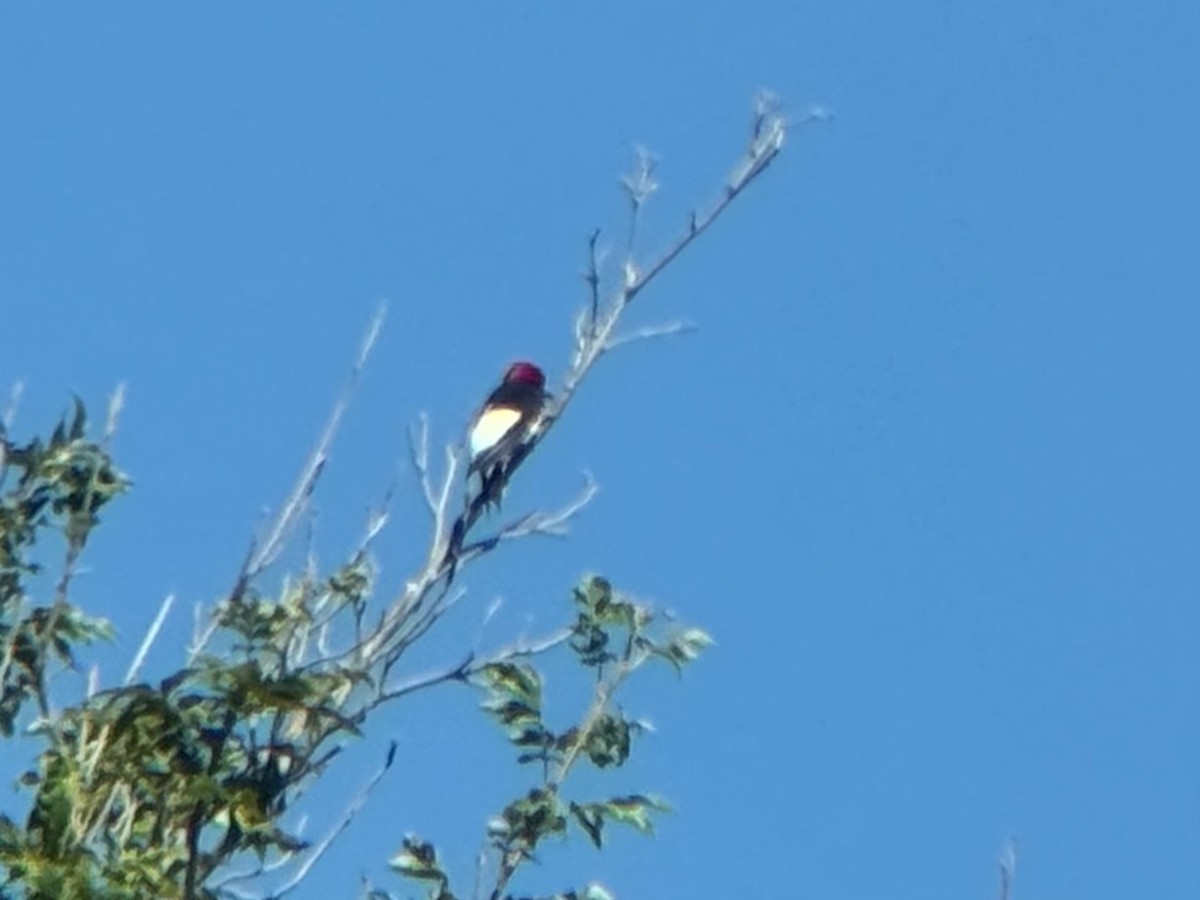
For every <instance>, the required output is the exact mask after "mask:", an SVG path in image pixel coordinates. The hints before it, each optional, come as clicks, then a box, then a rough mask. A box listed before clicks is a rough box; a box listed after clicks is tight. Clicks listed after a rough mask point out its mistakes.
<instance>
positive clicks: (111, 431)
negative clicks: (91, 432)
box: [102, 381, 125, 447]
mask: <svg viewBox="0 0 1200 900" xmlns="http://www.w3.org/2000/svg"><path fill="white" fill-rule="evenodd" d="M124 408H125V382H123V381H122V382H120V383H119V384H118V385H117V387H116V389H115V390H114V391H113V392H112V396H111V397H109V398H108V417H107V418H106V419H105V422H104V438H103V441H102V443H103V445H104V446H105V447H107V446H109V445H110V444H111V443H112V439H113V436H114V435H115V434H116V433H117V420H118V419H120V418H121V410H123V409H124Z"/></svg>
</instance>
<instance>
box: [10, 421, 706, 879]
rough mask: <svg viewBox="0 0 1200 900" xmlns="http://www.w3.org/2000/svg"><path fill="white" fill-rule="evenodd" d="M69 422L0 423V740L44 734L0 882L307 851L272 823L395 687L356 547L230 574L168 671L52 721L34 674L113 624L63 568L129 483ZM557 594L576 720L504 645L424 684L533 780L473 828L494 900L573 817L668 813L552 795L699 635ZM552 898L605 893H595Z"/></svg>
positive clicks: (624, 602)
mask: <svg viewBox="0 0 1200 900" xmlns="http://www.w3.org/2000/svg"><path fill="white" fill-rule="evenodd" d="M86 432H87V418H86V414H85V412H84V409H83V407H82V405H80V404H78V403H77V404H76V407H75V409H74V410H73V412H72V414H71V415H69V416H68V417H66V418H64V420H63V421H62V422H60V423H59V424H58V426H57V427H56V428H55V429H54V431H53V433H52V434H51V436H50V438H49V440H48V441H45V442H42V441H40V440H38V439H34V440H33V441H31V442H29V443H27V444H16V443H13V442H11V441H9V440H8V438H7V436H6V435H3V434H2V433H0V440H2V441H3V443H0V488H2V489H3V491H2V493H0V641H2V642H3V643H2V647H3V657H2V658H0V686H2V689H3V693H2V694H0V733H3V735H4V736H6V737H8V736H11V735H13V733H14V731H15V728H16V726H17V723H18V721H20V720H22V719H23V715H22V713H23V710H25V709H26V707H28V706H29V704H31V703H32V704H33V706H34V708H35V711H36V715H35V716H34V717H33V718H32V720H31V721H30V729H31V732H32V733H33V734H35V735H37V736H38V737H40V739H41V740H42V741H43V750H42V752H41V754H40V756H39V758H38V760H37V763H36V765H35V766H34V767H32V768H30V769H29V770H28V771H27V772H26V773H25V775H24V776H23V777H22V784H23V785H24V786H25V787H26V788H27V789H29V790H30V791H31V804H30V807H29V811H28V814H27V816H26V817H25V818H24V821H17V820H14V819H13V818H11V817H9V816H3V815H0V867H2V869H3V872H4V873H5V875H4V880H3V881H0V893H2V892H3V891H4V889H5V887H4V885H7V887H8V888H19V889H20V890H21V891H22V892H23V894H24V895H25V896H29V897H95V896H103V897H114V898H125V897H128V898H141V897H148V896H154V897H220V896H227V895H228V892H227V891H226V890H225V889H224V888H223V886H222V885H223V884H224V882H223V881H222V880H221V878H220V873H221V872H222V871H223V870H224V869H225V868H226V867H228V865H229V863H230V862H231V861H233V860H235V859H240V858H245V857H247V856H249V858H251V859H257V860H258V861H259V864H260V866H262V867H263V868H264V869H265V867H266V866H268V865H270V864H274V863H278V862H279V861H280V860H286V859H288V858H291V857H294V856H296V855H298V854H301V853H302V852H304V851H305V850H306V849H307V848H308V847H309V844H308V843H307V842H306V841H304V840H302V839H301V838H300V837H299V836H297V835H296V834H295V833H293V832H292V831H291V830H289V829H288V828H287V827H286V826H285V825H284V824H283V823H284V820H285V817H286V814H287V811H288V810H289V808H290V807H291V806H292V805H293V804H294V802H295V801H296V799H297V798H298V797H299V796H300V795H301V794H302V793H303V792H304V790H305V789H306V787H307V786H308V785H309V784H310V783H311V782H312V781H313V780H315V779H316V778H317V777H319V776H320V774H321V772H322V771H323V770H324V768H325V767H326V766H327V765H328V764H329V762H330V761H331V760H332V759H334V758H335V757H336V756H337V754H338V752H339V750H340V747H341V742H343V741H345V740H347V739H351V738H354V737H357V736H359V735H360V731H361V725H362V722H363V721H364V720H365V718H366V716H367V714H368V713H369V712H370V710H371V709H373V708H374V707H375V706H376V705H378V704H379V703H380V702H384V701H385V700H387V699H390V698H394V697H396V696H400V695H401V694H403V693H404V692H405V690H404V689H401V690H390V689H389V688H388V687H387V675H388V671H389V669H390V666H391V663H392V662H393V661H394V656H390V655H388V654H379V653H377V654H375V655H371V654H370V653H369V652H368V650H369V649H370V648H372V647H374V646H375V644H373V643H372V642H373V641H378V640H379V638H378V635H379V634H380V633H381V632H380V628H379V626H376V627H375V629H374V630H373V629H372V628H371V627H370V626H369V625H368V624H367V623H366V611H367V609H368V606H369V604H370V602H371V599H372V594H373V591H374V583H375V577H374V575H375V573H374V567H373V565H372V563H371V561H370V557H369V555H368V553H367V551H366V548H365V546H364V547H360V548H358V549H357V550H356V551H355V552H354V553H353V554H352V555H351V556H350V558H349V559H348V560H347V561H346V562H345V563H343V564H342V565H341V566H339V567H338V568H336V569H335V570H334V571H333V572H332V573H331V574H329V575H327V576H322V575H320V574H319V573H318V572H316V571H315V570H309V571H306V572H304V573H302V574H301V575H300V576H299V577H294V578H292V579H289V580H288V581H287V582H285V583H284V585H283V586H282V587H281V589H280V590H279V592H278V593H277V594H275V595H267V594H264V593H262V592H260V590H259V589H258V588H257V587H256V585H255V584H254V582H253V580H252V579H249V578H243V579H239V581H238V584H237V586H236V587H235V590H234V591H232V592H231V593H230V595H229V596H228V597H227V598H226V599H225V600H224V601H222V602H221V603H220V604H219V605H218V607H217V609H216V611H215V615H214V617H213V619H212V622H211V625H210V626H209V629H208V631H207V632H206V633H205V634H204V635H203V636H202V638H201V639H200V640H199V641H198V642H197V645H196V646H195V647H194V648H193V650H192V652H191V654H190V656H189V659H188V662H187V664H186V665H185V666H183V667H182V668H180V669H178V670H177V671H175V672H173V673H171V674H169V675H168V676H167V677H165V678H163V679H161V680H160V681H159V682H157V683H147V682H141V683H129V684H125V685H123V686H119V687H114V688H110V689H107V690H98V691H96V692H94V693H92V694H91V695H89V696H88V697H86V698H85V699H84V700H82V701H81V702H79V703H77V704H75V705H73V706H70V707H68V708H66V709H65V710H63V711H62V712H59V713H51V712H50V705H49V701H48V698H47V697H46V684H47V679H48V676H49V674H50V669H51V667H52V666H53V665H54V664H56V663H57V664H61V665H66V666H72V665H74V656H75V652H76V650H77V648H79V647H80V646H82V645H84V644H86V643H88V642H90V641H93V640H96V639H97V638H101V637H107V636H109V634H110V632H111V630H110V628H109V626H108V625H107V623H105V622H103V621H101V620H98V619H94V618H92V617H89V616H87V615H86V614H85V613H84V612H83V611H82V610H81V609H80V608H79V607H78V606H76V605H75V604H74V603H73V602H72V599H71V594H70V587H71V576H72V573H73V571H74V567H75V565H76V563H77V561H78V559H79V557H80V554H81V553H82V551H83V549H84V547H85V545H86V543H87V540H88V537H89V535H90V534H91V533H92V530H93V529H94V528H95V527H96V525H97V524H98V523H99V521H100V519H99V513H100V512H101V511H102V510H103V509H104V508H105V507H106V505H107V504H108V503H109V502H110V501H111V500H112V499H114V498H115V497H116V496H118V495H119V494H121V493H123V492H124V491H126V490H127V489H128V487H129V484H130V482H129V480H128V479H127V478H126V477H125V476H124V475H123V474H122V473H121V472H120V471H119V470H118V469H117V468H116V466H115V465H114V463H113V461H112V459H111V457H110V456H109V453H108V451H107V449H106V448H105V447H104V446H103V445H102V444H101V443H97V442H95V441H92V440H89V439H88V437H87V433H86ZM49 538H54V539H56V540H57V541H58V543H60V544H61V545H62V547H63V548H64V549H63V551H62V552H63V559H62V563H61V565H60V566H59V571H58V573H57V580H56V582H55V588H54V596H53V597H52V598H51V599H50V600H49V601H48V602H44V603H41V604H38V603H36V602H34V601H33V600H32V599H31V597H30V595H29V591H30V584H29V580H30V579H31V578H35V577H37V576H39V575H42V574H43V572H44V570H43V565H44V564H43V562H42V561H41V559H40V558H39V556H38V554H39V553H41V554H42V556H43V557H44V551H43V548H44V547H45V546H46V545H47V544H48V543H50V544H51V545H52V542H51V541H49V540H48V539H49ZM571 598H572V603H573V614H572V615H573V619H572V622H571V624H570V627H569V628H568V629H567V632H566V633H565V634H564V638H565V641H563V639H557V640H555V641H554V642H552V644H551V645H548V646H552V645H553V644H558V645H560V646H564V647H569V648H570V652H571V653H572V654H573V655H574V657H575V659H576V660H577V661H578V663H579V664H580V665H582V666H583V667H585V668H587V669H589V670H592V671H593V672H594V674H595V684H596V688H595V692H594V696H593V697H592V700H591V703H590V705H588V706H587V708H586V709H585V710H584V712H583V714H582V716H581V718H580V720H579V721H578V722H576V723H575V724H572V725H568V726H567V727H561V728H560V727H555V726H554V725H552V724H551V723H550V722H549V721H548V720H547V718H546V710H545V708H544V696H543V687H544V680H543V677H542V675H541V674H540V672H539V671H538V669H537V668H536V667H535V666H534V665H533V664H532V662H531V660H530V658H529V656H527V655H524V654H522V653H512V654H508V655H501V656H498V657H495V658H492V659H489V660H483V661H479V662H475V661H473V660H468V662H467V663H464V664H463V665H462V666H459V667H456V668H454V669H452V670H450V671H449V672H447V673H446V674H445V675H444V676H442V677H440V678H438V679H434V680H433V681H430V682H429V683H430V684H432V683H435V682H436V681H454V680H457V681H468V680H469V681H471V682H473V683H474V684H476V685H477V686H478V687H479V688H480V689H481V690H482V691H483V694H484V696H483V700H482V702H481V708H482V709H483V710H484V712H485V713H486V714H487V715H488V716H489V717H490V718H491V719H492V720H493V721H495V722H496V724H497V725H498V726H499V727H500V728H501V729H502V730H503V733H504V735H505V737H506V738H507V740H508V741H509V743H510V744H511V745H512V747H513V748H514V750H515V751H516V759H517V762H518V763H519V764H520V765H528V764H533V765H536V766H537V767H538V772H539V776H538V778H537V780H536V783H535V784H533V785H532V786H531V787H530V788H529V789H528V790H527V791H526V792H525V793H523V794H522V795H521V796H519V797H517V798H515V799H514V800H513V801H512V802H510V803H509V804H507V805H506V806H505V807H504V808H503V809H502V810H501V811H500V812H499V813H497V814H496V815H495V816H494V817H493V818H492V819H491V821H490V822H489V824H488V829H487V841H488V844H489V846H490V847H491V848H492V850H493V851H494V852H495V854H496V858H497V860H498V864H497V871H496V886H495V889H494V891H493V893H492V897H493V898H494V900H500V898H501V897H511V896H512V895H511V894H506V893H505V890H506V887H507V885H508V883H509V882H510V880H511V879H512V877H513V876H514V874H515V873H516V871H517V870H518V868H520V866H521V865H522V864H524V863H525V862H527V861H529V860H531V859H534V858H535V855H536V853H537V851H538V849H539V848H540V847H541V845H542V844H543V843H544V842H545V841H546V840H547V839H548V838H561V837H563V836H565V835H566V833H567V832H568V830H569V829H570V828H571V827H576V828H578V829H580V830H581V831H582V832H583V833H584V834H586V835H587V837H588V840H589V841H591V842H592V843H593V844H595V845H596V846H597V847H599V846H602V845H603V843H604V837H605V833H606V832H605V829H606V827H607V825H609V824H610V823H616V824H623V825H629V826H631V827H634V828H636V829H638V830H640V831H649V830H651V828H652V821H651V817H652V814H654V813H659V812H663V811H665V810H666V809H667V806H666V804H665V803H663V802H662V801H661V800H659V799H658V798H656V797H654V796H653V795H650V794H641V793H632V794H630V793H626V794H617V795H614V796H613V797H609V798H605V799H600V800H595V799H571V798H566V797H564V795H563V786H564V783H565V781H566V779H567V776H568V775H569V773H570V772H571V770H572V768H573V767H574V766H575V765H576V763H578V762H580V761H586V762H588V763H590V764H591V765H592V766H594V767H596V768H598V769H618V768H620V767H621V766H623V765H624V764H625V763H626V761H627V760H628V759H629V756H630V753H631V752H632V749H633V744H634V738H635V737H636V736H637V735H638V734H639V733H640V732H641V730H642V726H641V725H639V724H638V723H637V722H635V721H632V720H630V719H627V718H626V717H625V716H624V715H623V714H622V713H621V712H619V711H618V710H616V709H615V708H614V707H613V705H612V702H611V701H612V697H613V695H614V693H615V692H616V691H617V689H618V687H619V686H620V685H621V684H622V683H623V682H624V680H625V679H626V678H628V677H629V675H631V674H632V673H633V672H634V671H635V670H637V669H638V668H639V667H640V666H641V665H642V664H643V663H645V662H647V661H649V660H652V659H663V660H666V661H667V662H669V663H671V665H672V666H674V667H675V668H677V669H679V668H681V667H682V666H683V665H684V664H685V663H687V662H690V661H692V660H693V659H695V658H696V655H697V654H698V653H699V652H700V650H702V649H703V647H705V646H707V645H708V643H710V641H709V639H708V637H707V635H705V634H704V633H703V632H700V631H698V630H694V629H692V630H678V629H667V630H666V631H665V632H663V633H660V631H661V629H660V627H659V626H660V623H659V621H658V619H657V617H656V615H655V614H654V613H653V612H652V611H651V610H650V609H649V607H647V606H645V605H643V604H640V603H638V602H636V601H634V600H633V599H632V598H630V597H628V596H626V595H624V594H621V593H619V592H617V591H615V590H614V589H613V587H612V585H611V584H610V583H609V582H608V581H607V580H605V579H604V578H600V577H596V576H593V577H589V578H585V579H584V580H583V582H582V583H581V584H580V585H579V586H578V587H576V588H575V589H574V590H573V591H572V594H571ZM416 613H417V614H419V613H420V609H419V607H418V608H417V609H416ZM433 618H436V616H434V617H433ZM418 621H420V620H418ZM422 627H428V621H426V622H424V623H423V624H422ZM416 634H417V636H419V634H420V631H417V632H416ZM335 641H340V648H341V649H332V648H331V646H330V645H331V644H332V643H334V642H335ZM401 646H404V645H403V644H401ZM390 865H391V867H392V868H393V869H394V870H395V871H396V872H398V873H399V874H402V875H404V876H406V877H408V878H410V879H413V880H414V881H416V882H418V883H421V884H423V885H424V886H425V889H426V892H427V896H428V897H429V898H431V900H457V898H456V895H455V894H454V893H452V892H451V888H450V884H451V879H450V876H449V875H448V874H447V873H446V872H445V871H444V870H443V868H442V866H441V863H440V862H439V859H438V855H437V852H436V850H435V848H434V847H433V846H432V845H431V844H429V843H426V842H424V841H422V840H420V839H419V838H416V837H409V838H406V839H405V840H404V842H403V844H402V846H401V849H400V851H399V852H398V853H397V854H396V856H395V857H394V858H393V859H392V860H391V861H390ZM373 896H376V897H384V896H387V895H386V894H384V893H382V892H378V891H377V892H375V893H374V895H373ZM552 896H553V898H561V900H581V898H588V900H605V898H609V897H610V896H611V895H610V894H609V893H608V891H607V889H605V888H604V887H602V886H600V885H597V884H593V885H589V886H587V887H586V888H584V889H582V890H578V891H568V892H566V893H559V894H554V895H552Z"/></svg>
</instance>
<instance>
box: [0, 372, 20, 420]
mask: <svg viewBox="0 0 1200 900" xmlns="http://www.w3.org/2000/svg"><path fill="white" fill-rule="evenodd" d="M24 393H25V382H23V381H18V382H17V383H16V384H14V385H13V386H12V390H10V391H9V392H8V406H6V407H5V408H4V415H3V416H0V423H3V425H4V427H5V428H12V423H13V420H14V419H16V417H17V409H18V408H19V407H20V406H21V395H22V394H24Z"/></svg>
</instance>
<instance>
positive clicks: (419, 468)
mask: <svg viewBox="0 0 1200 900" xmlns="http://www.w3.org/2000/svg"><path fill="white" fill-rule="evenodd" d="M420 423H421V425H420V428H419V429H417V430H415V431H414V430H413V429H412V428H411V427H410V428H409V430H408V454H409V459H411V460H412V465H413V469H415V470H416V472H417V478H418V480H420V482H421V494H422V496H424V498H425V506H426V508H427V509H428V510H429V514H430V515H431V516H433V517H434V518H435V519H436V518H437V499H436V498H435V497H434V493H433V482H432V481H431V480H430V477H429V416H427V415H425V413H421V417H420Z"/></svg>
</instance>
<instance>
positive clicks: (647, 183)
mask: <svg viewBox="0 0 1200 900" xmlns="http://www.w3.org/2000/svg"><path fill="white" fill-rule="evenodd" d="M633 154H634V158H633V171H632V172H630V173H629V174H628V175H625V176H623V177H622V178H621V187H623V188H624V189H625V195H626V196H627V197H628V198H629V235H628V243H627V245H626V247H625V255H626V256H627V257H628V260H629V261H630V262H631V261H632V259H633V251H634V249H635V247H636V246H637V232H638V225H639V224H640V222H641V215H642V207H643V206H645V204H646V201H647V200H649V199H650V197H651V195H652V194H653V193H654V192H655V191H657V190H658V182H657V181H655V180H654V170H655V169H656V168H657V167H658V158H657V157H655V155H654V154H653V153H651V152H650V151H649V150H647V149H646V148H645V147H642V146H638V147H636V148H634V151H633Z"/></svg>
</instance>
